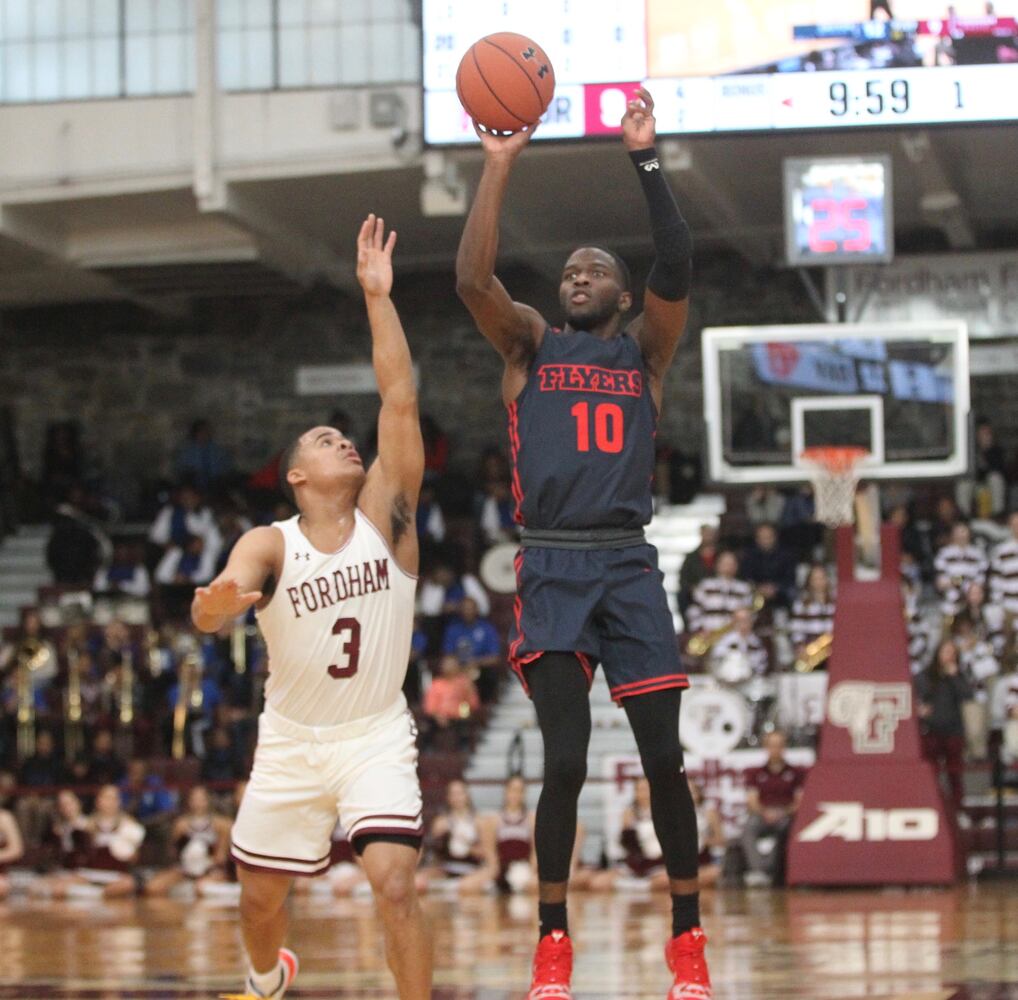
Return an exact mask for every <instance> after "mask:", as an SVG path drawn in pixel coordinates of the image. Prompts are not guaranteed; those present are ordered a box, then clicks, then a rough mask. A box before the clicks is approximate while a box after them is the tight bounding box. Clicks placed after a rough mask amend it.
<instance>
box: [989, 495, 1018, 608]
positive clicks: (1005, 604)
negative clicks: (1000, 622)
mask: <svg viewBox="0 0 1018 1000" xmlns="http://www.w3.org/2000/svg"><path fill="white" fill-rule="evenodd" d="M1007 526H1008V529H1009V530H1010V532H1011V537H1010V538H1008V539H1007V540H1006V541H1003V542H1001V543H1000V544H999V545H998V546H997V547H996V548H995V549H994V550H993V552H992V554H991V558H990V596H991V599H992V600H993V603H994V604H998V605H1000V606H1001V607H1002V608H1003V609H1004V612H1005V613H1006V614H1008V615H1010V616H1011V617H1012V619H1013V621H1014V623H1015V625H1016V627H1018V511H1012V512H1011V514H1010V516H1009V517H1008V519H1007Z"/></svg>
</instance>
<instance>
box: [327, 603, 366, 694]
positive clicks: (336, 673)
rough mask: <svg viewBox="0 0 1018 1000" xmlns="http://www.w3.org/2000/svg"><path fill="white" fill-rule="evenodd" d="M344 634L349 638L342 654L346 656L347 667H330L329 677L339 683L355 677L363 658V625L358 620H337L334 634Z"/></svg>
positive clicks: (344, 644)
mask: <svg viewBox="0 0 1018 1000" xmlns="http://www.w3.org/2000/svg"><path fill="white" fill-rule="evenodd" d="M344 633H346V634H347V635H348V636H349V638H347V640H346V641H345V642H344V643H343V645H342V647H341V648H340V652H341V653H344V654H345V655H346V666H345V667H340V666H337V665H336V664H335V663H333V664H332V665H331V666H330V667H329V676H330V677H331V678H333V679H334V680H337V681H341V680H343V678H345V677H353V675H354V674H355V673H357V664H358V663H359V661H360V658H361V623H360V622H359V621H357V619H356V618H337V619H336V624H335V625H333V626H332V634H333V635H343V634H344Z"/></svg>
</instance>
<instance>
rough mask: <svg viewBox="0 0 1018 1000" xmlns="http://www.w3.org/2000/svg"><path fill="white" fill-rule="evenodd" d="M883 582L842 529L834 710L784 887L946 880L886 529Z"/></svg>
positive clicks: (953, 871)
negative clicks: (863, 576)
mask: <svg viewBox="0 0 1018 1000" xmlns="http://www.w3.org/2000/svg"><path fill="white" fill-rule="evenodd" d="M881 547H882V552H881V563H882V567H881V569H882V573H881V578H880V579H879V580H876V581H867V582H863V581H860V580H856V579H855V573H854V566H853V560H854V554H853V548H854V539H853V537H852V529H851V528H838V530H837V550H838V602H837V607H836V609H835V613H834V644H833V647H832V651H831V658H830V682H829V689H828V696H827V705H826V708H827V712H826V717H825V719H824V723H823V728H822V731H821V737H820V750H819V756H818V758H817V763H816V765H815V766H814V767H813V768H812V769H811V770H810V772H809V775H808V777H807V779H806V785H805V788H804V790H803V797H802V803H801V805H800V806H799V811H798V813H797V814H796V817H795V822H794V824H793V826H792V832H791V835H790V837H789V842H788V883H789V885H873V884H875V883H891V884H895V885H944V884H948V883H951V882H953V881H954V880H955V878H956V875H957V854H956V849H955V828H954V825H953V820H952V819H949V817H948V816H947V813H946V811H945V807H944V800H943V796H942V795H941V792H940V787H939V785H938V784H937V779H936V775H935V774H934V771H933V768H932V767H931V766H930V765H929V764H928V763H927V762H926V761H925V760H923V758H922V754H921V751H920V742H919V724H918V719H917V718H916V714H915V709H916V705H915V699H914V698H913V697H912V678H911V671H910V670H909V660H908V639H907V636H906V632H905V620H904V615H903V609H902V597H901V586H900V569H899V566H900V559H901V556H900V553H901V549H900V546H899V539H898V532H897V529H896V528H894V527H893V526H890V525H888V526H885V527H884V529H883V530H882V532H881Z"/></svg>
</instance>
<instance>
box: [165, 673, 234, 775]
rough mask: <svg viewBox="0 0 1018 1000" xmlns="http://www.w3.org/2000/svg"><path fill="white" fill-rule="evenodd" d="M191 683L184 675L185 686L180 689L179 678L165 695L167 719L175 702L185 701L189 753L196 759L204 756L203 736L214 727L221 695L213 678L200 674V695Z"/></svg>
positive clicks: (174, 706)
mask: <svg viewBox="0 0 1018 1000" xmlns="http://www.w3.org/2000/svg"><path fill="white" fill-rule="evenodd" d="M193 683H194V682H193V681H191V680H190V679H189V678H188V677H187V675H186V674H185V684H184V687H183V690H182V689H181V684H180V677H179V676H178V678H177V681H176V683H175V684H173V685H172V686H171V687H170V689H169V691H168V692H167V695H166V702H167V708H168V709H169V717H171V718H172V715H173V711H174V709H175V708H176V707H177V702H178V701H179V700H180V699H181V698H186V701H187V717H186V718H187V735H188V745H189V747H190V751H191V752H192V753H193V754H194V755H195V756H196V757H204V756H205V734H206V733H207V732H208V731H209V730H210V729H211V728H212V727H213V726H214V725H215V721H216V712H217V710H218V709H219V706H220V705H221V704H222V702H223V693H222V691H221V690H220V687H219V685H218V684H217V683H216V681H215V679H214V678H213V677H210V676H209V675H208V674H207V673H204V672H203V673H202V674H201V677H200V679H199V683H198V689H199V690H200V692H201V693H200V695H198V694H197V692H196V691H195V690H194V687H193Z"/></svg>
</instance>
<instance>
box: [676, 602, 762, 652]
mask: <svg viewBox="0 0 1018 1000" xmlns="http://www.w3.org/2000/svg"><path fill="white" fill-rule="evenodd" d="M766 603H767V599H766V598H765V597H764V596H763V594H753V603H752V605H751V606H750V610H751V611H752V612H753V613H754V614H755V613H756V612H757V611H759V610H760V609H761V608H762V607H763V606H764V604H766ZM739 610H742V609H741V608H740V609H739ZM733 628H735V615H734V613H733V614H732V616H731V617H730V618H729V619H728V621H727V622H725V624H724V625H719V626H718V627H717V628H714V629H711V630H710V631H709V632H698V633H697V634H696V635H694V636H693V638H692V639H690V640H689V644H688V645H687V646H686V652H687V653H689V654H690V656H706V655H707V654H708V653H709V652H710V651H711V650H712V649H713V648H714V646H715V645H716V644H717V643H718V642H719V640H721V639H723V638H724V637H725V636H726V635H728V633H729V632H731V631H732V629H733Z"/></svg>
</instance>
